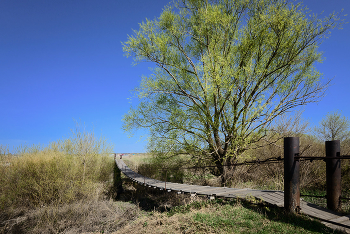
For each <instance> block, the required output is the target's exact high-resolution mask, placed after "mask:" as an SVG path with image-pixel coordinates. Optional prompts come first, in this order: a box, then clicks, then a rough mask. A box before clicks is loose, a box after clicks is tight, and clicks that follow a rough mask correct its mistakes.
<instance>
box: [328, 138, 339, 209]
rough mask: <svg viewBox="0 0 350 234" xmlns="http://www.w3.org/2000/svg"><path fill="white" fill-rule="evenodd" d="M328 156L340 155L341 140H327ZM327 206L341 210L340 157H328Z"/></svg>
mask: <svg viewBox="0 0 350 234" xmlns="http://www.w3.org/2000/svg"><path fill="white" fill-rule="evenodd" d="M325 145H326V157H327V158H332V157H340V141H339V140H335V141H326V143H325ZM326 184H327V208H328V209H330V210H333V211H340V209H341V203H340V196H341V167H340V159H326Z"/></svg>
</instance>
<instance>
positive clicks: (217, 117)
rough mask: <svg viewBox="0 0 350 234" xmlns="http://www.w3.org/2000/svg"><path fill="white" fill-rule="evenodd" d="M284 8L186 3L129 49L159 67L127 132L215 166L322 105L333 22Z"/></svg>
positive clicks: (260, 2)
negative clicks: (323, 48)
mask: <svg viewBox="0 0 350 234" xmlns="http://www.w3.org/2000/svg"><path fill="white" fill-rule="evenodd" d="M305 14H306V13H305V9H301V5H300V4H298V5H293V4H291V3H288V2H286V1H283V0H181V1H177V2H175V3H174V4H173V5H168V6H167V7H166V8H165V9H164V11H163V12H162V14H161V15H160V17H159V18H157V19H155V20H146V22H143V23H142V24H140V29H139V30H138V31H136V30H135V31H134V35H132V36H129V38H128V41H126V42H125V43H123V46H124V48H123V49H124V51H125V52H126V56H133V57H134V60H135V62H136V63H138V62H141V61H148V62H153V63H154V64H155V65H156V67H155V68H154V69H153V73H152V75H150V76H149V77H143V78H142V82H141V85H140V86H139V87H138V88H137V89H136V93H137V95H138V97H139V98H140V104H139V105H138V107H137V108H136V109H134V108H131V110H130V111H129V113H128V114H126V115H125V116H124V129H125V130H127V131H131V130H133V129H139V128H147V129H148V130H149V133H150V148H151V150H153V151H155V152H163V153H164V152H166V153H168V154H170V155H173V154H177V153H184V152H185V153H187V154H190V155H191V156H192V157H193V160H197V161H203V160H204V161H210V162H211V163H212V164H214V165H216V173H217V175H220V176H222V182H225V181H226V180H227V179H228V178H229V174H230V173H229V172H230V171H232V167H231V166H224V165H232V163H234V161H235V160H236V159H237V157H238V156H240V155H241V154H242V153H243V152H244V151H246V150H247V149H248V148H249V146H250V145H252V144H254V143H255V142H257V141H259V140H260V139H261V138H262V137H264V136H265V134H266V130H267V129H268V126H269V124H270V123H271V122H272V121H274V120H275V119H276V118H277V117H278V116H280V115H282V114H283V113H285V112H287V111H289V110H291V109H292V108H295V107H297V106H301V105H305V104H307V103H310V102H315V101H318V100H319V98H320V97H321V96H322V95H323V93H324V91H325V89H326V86H327V84H328V83H327V82H326V84H322V83H321V81H320V77H321V74H320V73H319V72H318V71H316V70H315V68H314V66H313V65H314V63H315V62H321V60H322V59H321V54H320V53H319V52H318V51H317V49H318V47H319V44H320V39H322V38H323V37H324V36H325V35H326V34H327V33H328V32H329V31H330V29H332V28H334V27H335V26H337V25H340V23H338V22H337V21H338V20H339V19H338V18H337V17H336V15H334V14H332V15H330V16H328V17H327V18H325V19H323V20H321V19H318V18H317V16H313V17H312V18H311V19H308V18H307V17H306V15H305Z"/></svg>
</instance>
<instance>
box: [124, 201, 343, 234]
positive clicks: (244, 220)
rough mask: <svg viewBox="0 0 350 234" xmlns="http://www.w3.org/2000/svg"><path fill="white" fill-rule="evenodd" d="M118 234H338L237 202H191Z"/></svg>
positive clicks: (300, 218) (152, 214) (305, 220)
mask: <svg viewBox="0 0 350 234" xmlns="http://www.w3.org/2000/svg"><path fill="white" fill-rule="evenodd" d="M117 233H266V234H270V233H293V234H294V233H341V232H339V231H334V230H333V229H330V228H328V227H326V226H324V225H323V224H321V223H320V222H318V221H314V220H311V219H309V218H308V217H305V216H300V215H287V214H284V213H283V212H282V210H281V209H278V208H274V207H272V208H269V207H266V206H264V205H263V204H261V203H248V202H241V201H238V200H233V201H225V200H214V201H206V202H193V203H191V204H188V205H184V206H178V207H174V208H173V209H171V210H170V211H168V212H165V213H159V212H149V213H148V215H145V216H142V217H140V218H138V219H137V220H136V221H135V222H133V223H129V224H128V225H126V226H125V227H123V228H122V229H121V230H119V231H118V232H117Z"/></svg>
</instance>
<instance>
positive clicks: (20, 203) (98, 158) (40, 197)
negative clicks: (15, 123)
mask: <svg viewBox="0 0 350 234" xmlns="http://www.w3.org/2000/svg"><path fill="white" fill-rule="evenodd" d="M110 152H111V146H110V145H108V144H106V141H105V140H104V139H101V138H100V139H97V138H96V137H95V135H94V134H93V133H88V132H86V131H85V130H84V131H81V130H80V128H79V126H78V127H77V129H76V131H74V132H73V136H72V137H71V138H69V139H66V140H62V141H57V142H54V143H51V144H49V145H48V146H46V147H42V148H41V147H40V146H33V147H31V148H28V147H22V148H21V149H20V150H19V153H18V154H16V155H10V154H6V155H5V154H3V155H2V156H1V157H0V174H1V175H2V176H1V177H0V209H1V210H10V209H11V208H18V207H26V208H35V207H42V206H46V205H53V204H54V205H57V204H67V203H70V202H73V201H76V200H79V199H83V198H88V197H91V196H96V191H97V190H96V188H97V187H98V184H100V183H102V184H105V185H107V182H108V181H109V180H110V176H111V173H112V171H113V163H114V162H113V157H111V156H110V155H109V153H110Z"/></svg>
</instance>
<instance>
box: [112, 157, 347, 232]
mask: <svg viewBox="0 0 350 234" xmlns="http://www.w3.org/2000/svg"><path fill="white" fill-rule="evenodd" d="M115 160H116V164H117V166H118V168H119V169H120V170H121V171H122V172H123V173H124V175H126V176H127V177H129V178H130V179H131V180H133V181H134V182H136V183H138V184H141V185H144V186H148V187H151V188H155V189H160V190H164V191H167V192H177V193H179V194H180V193H187V194H191V195H204V196H208V198H210V199H215V198H241V199H245V198H246V197H254V198H256V199H258V200H261V201H265V202H267V203H269V204H272V205H276V206H278V207H284V192H283V191H271V190H256V189H249V188H245V189H237V188H227V187H210V186H199V185H189V184H179V183H171V182H165V181H160V180H155V179H151V178H148V177H145V176H143V175H140V174H138V173H136V172H134V171H132V170H131V169H130V168H129V167H128V166H127V165H126V164H125V163H124V161H123V160H122V159H119V158H116V159H115ZM300 206H301V207H300V208H301V210H300V212H301V213H303V214H305V215H308V216H310V217H312V218H316V219H318V220H320V221H321V222H322V223H323V224H325V225H326V226H328V227H331V228H333V229H339V230H342V231H344V232H346V233H350V215H349V216H342V215H340V214H338V213H336V212H333V211H330V210H328V209H325V208H323V207H320V206H317V205H315V204H312V203H308V202H305V201H303V200H301V201H300Z"/></svg>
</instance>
